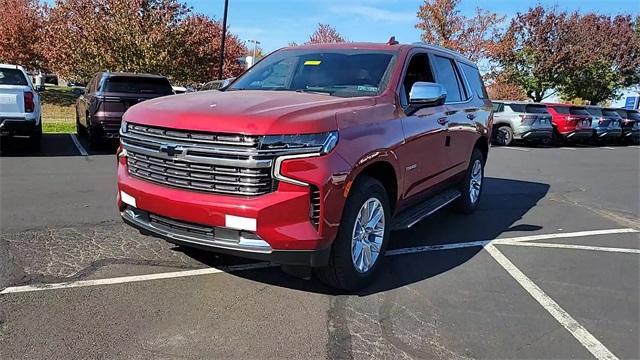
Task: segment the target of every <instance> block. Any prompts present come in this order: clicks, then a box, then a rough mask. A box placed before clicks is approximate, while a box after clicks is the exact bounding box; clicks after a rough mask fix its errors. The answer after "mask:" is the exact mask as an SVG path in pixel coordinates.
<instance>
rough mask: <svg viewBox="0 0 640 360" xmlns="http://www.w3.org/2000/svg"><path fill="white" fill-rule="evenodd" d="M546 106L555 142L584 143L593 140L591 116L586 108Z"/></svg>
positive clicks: (548, 104) (549, 104) (564, 105)
mask: <svg viewBox="0 0 640 360" xmlns="http://www.w3.org/2000/svg"><path fill="white" fill-rule="evenodd" d="M546 105H547V110H549V113H550V114H551V122H552V123H553V137H554V140H556V141H560V142H567V141H575V142H584V141H588V140H590V139H591V138H592V136H593V129H592V128H591V114H589V112H587V109H586V108H585V107H583V106H573V105H570V104H551V103H547V104H546Z"/></svg>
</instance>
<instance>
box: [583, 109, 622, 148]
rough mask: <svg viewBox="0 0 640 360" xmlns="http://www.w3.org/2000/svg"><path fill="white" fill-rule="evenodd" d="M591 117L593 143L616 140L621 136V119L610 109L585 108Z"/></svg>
mask: <svg viewBox="0 0 640 360" xmlns="http://www.w3.org/2000/svg"><path fill="white" fill-rule="evenodd" d="M586 109H587V112H588V113H589V114H590V115H591V116H592V118H591V128H593V140H594V141H595V142H600V141H611V140H618V139H620V137H621V136H622V117H621V116H620V115H619V114H618V113H617V112H616V111H615V110H612V109H604V110H603V109H602V108H601V107H599V106H586Z"/></svg>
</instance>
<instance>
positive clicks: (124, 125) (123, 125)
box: [120, 120, 127, 134]
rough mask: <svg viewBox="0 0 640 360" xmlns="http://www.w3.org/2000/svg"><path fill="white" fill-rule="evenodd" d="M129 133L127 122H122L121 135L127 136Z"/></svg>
mask: <svg viewBox="0 0 640 360" xmlns="http://www.w3.org/2000/svg"><path fill="white" fill-rule="evenodd" d="M126 132H127V122H126V121H124V120H122V122H120V134H125V133H126Z"/></svg>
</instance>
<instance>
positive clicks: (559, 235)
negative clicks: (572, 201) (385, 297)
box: [385, 228, 638, 256]
mask: <svg viewBox="0 0 640 360" xmlns="http://www.w3.org/2000/svg"><path fill="white" fill-rule="evenodd" d="M637 232H638V230H635V229H629V228H626V229H609V230H590V231H577V232H570V233H556V234H542V235H529V236H519V237H512V238H502V239H494V240H478V241H470V242H463V243H453V244H441V245H425V246H416V247H411V248H403V249H394V250H389V251H387V252H386V254H385V255H386V256H395V255H406V254H416V253H422V252H428V251H437V250H451V249H461V248H468V247H475V246H481V247H482V246H487V245H489V244H491V243H493V244H503V243H505V244H509V243H516V242H523V241H534V240H548V239H562V238H571V237H581V236H596V235H610V234H625V233H637Z"/></svg>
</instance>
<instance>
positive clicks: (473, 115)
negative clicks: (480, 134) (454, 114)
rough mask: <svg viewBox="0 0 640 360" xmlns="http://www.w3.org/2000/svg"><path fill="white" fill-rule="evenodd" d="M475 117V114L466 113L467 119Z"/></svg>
mask: <svg viewBox="0 0 640 360" xmlns="http://www.w3.org/2000/svg"><path fill="white" fill-rule="evenodd" d="M475 118H476V114H467V119H469V120H473V119H475Z"/></svg>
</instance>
